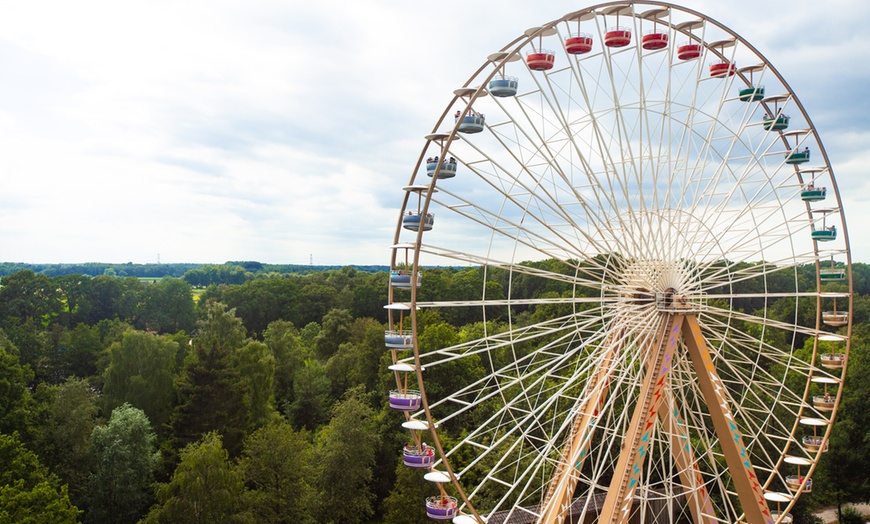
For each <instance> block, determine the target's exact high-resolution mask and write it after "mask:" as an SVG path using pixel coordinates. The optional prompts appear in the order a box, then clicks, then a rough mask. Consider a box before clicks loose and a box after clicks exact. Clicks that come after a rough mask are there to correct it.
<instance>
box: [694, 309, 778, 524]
mask: <svg viewBox="0 0 870 524" xmlns="http://www.w3.org/2000/svg"><path fill="white" fill-rule="evenodd" d="M683 339H684V340H685V342H686V348H687V349H688V352H689V356H690V357H691V359H692V365H693V366H694V370H695V376H696V377H697V379H698V386H699V387H700V389H701V394H702V395H703V396H704V400H705V401H706V403H707V410H708V411H709V412H710V418H711V419H712V420H713V427H714V429H715V430H716V434H717V435H718V437H719V444H720V446H722V453H723V454H724V455H725V462H726V464H728V471H729V473H730V474H731V478H732V480H733V481H734V488H735V490H736V491H737V496H738V497H739V498H740V505H741V506H742V507H743V512H744V517H745V521H746V522H748V523H749V524H773V518H772V517H771V515H770V509H769V508H768V507H767V501H766V500H765V499H764V490H763V489H762V487H761V483H760V482H759V480H758V477H757V476H756V474H755V470H754V469H753V467H752V463H751V462H750V460H749V452H748V451H747V450H746V447H745V446H744V445H743V437H742V436H741V435H740V429H739V428H738V427H737V423H736V422H735V420H734V416H733V415H732V414H731V408H730V405H731V399H730V398H729V397H728V392H727V390H726V389H725V385H724V384H723V383H722V380H721V379H720V378H719V375H718V374H717V373H716V368H715V366H714V365H713V360H712V358H711V357H710V352H709V350H708V349H707V344H706V342H705V340H704V336H703V335H702V334H701V327H700V326H699V325H698V319H697V318H696V317H695V316H694V315H686V317H685V321H684V323H683Z"/></svg>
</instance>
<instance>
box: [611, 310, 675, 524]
mask: <svg viewBox="0 0 870 524" xmlns="http://www.w3.org/2000/svg"><path fill="white" fill-rule="evenodd" d="M682 324H683V316H682V315H668V316H667V320H666V321H665V322H663V326H662V331H661V333H660V334H659V337H658V339H657V340H656V342H655V344H654V345H653V347H651V348H650V351H649V358H648V360H647V361H648V362H649V363H651V364H652V365H651V366H650V367H649V368H648V370H651V371H652V372H649V371H648V372H647V373H646V376H645V377H644V380H643V384H642V385H641V390H640V394H639V395H638V400H637V404H636V405H635V407H634V412H633V413H632V417H631V423H630V424H629V427H628V430H627V433H626V435H625V439H624V440H623V444H622V451H621V453H620V455H619V460H618V461H617V463H616V469H615V470H614V472H613V479H612V480H611V482H610V488H609V489H608V490H607V497H606V498H605V500H604V505H603V507H602V508H601V514H600V515H599V518H598V522H599V524H624V523H626V522H628V519H629V517H630V516H631V505H632V502H633V500H634V492H635V490H636V489H637V486H638V483H639V482H640V474H641V471H642V470H643V462H644V461H645V460H646V456H647V453H648V451H649V448H648V446H649V440H650V436H651V434H652V430H653V426H655V424H656V420H657V418H658V408H659V406H661V404H662V402H661V400H662V398H663V395H664V391H665V389H666V388H667V376H668V372H669V371H670V370H671V364H672V361H673V356H674V350H675V348H676V347H677V342H678V341H679V338H680V326H682Z"/></svg>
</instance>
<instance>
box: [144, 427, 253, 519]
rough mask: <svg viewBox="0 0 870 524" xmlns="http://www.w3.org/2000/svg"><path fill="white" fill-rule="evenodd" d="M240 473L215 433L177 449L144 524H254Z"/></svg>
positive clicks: (241, 473)
mask: <svg viewBox="0 0 870 524" xmlns="http://www.w3.org/2000/svg"><path fill="white" fill-rule="evenodd" d="M244 490H245V484H244V474H243V472H242V471H241V470H240V469H238V468H236V467H234V466H233V464H232V463H231V462H230V460H229V457H228V454H227V451H226V450H225V449H224V448H223V446H222V445H221V438H220V435H218V434H217V433H216V432H211V433H208V434H206V435H204V436H203V438H202V440H201V441H200V442H195V443H193V444H190V445H188V446H187V447H185V448H184V449H183V450H181V463H180V464H179V465H178V467H177V468H176V469H175V473H174V474H173V475H172V480H170V482H169V483H167V484H161V485H160V486H158V488H157V501H158V503H157V504H156V505H155V506H154V507H152V508H151V511H150V512H149V513H148V516H147V517H146V518H145V519H144V523H145V524H156V523H160V524H163V523H165V524H215V523H218V522H220V523H228V524H236V523H238V524H244V523H249V522H254V520H253V518H252V517H251V514H250V512H249V511H248V508H247V507H246V501H247V498H246V497H245V496H244Z"/></svg>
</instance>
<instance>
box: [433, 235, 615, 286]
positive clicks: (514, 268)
mask: <svg viewBox="0 0 870 524" xmlns="http://www.w3.org/2000/svg"><path fill="white" fill-rule="evenodd" d="M420 252H421V253H426V254H430V255H433V256H436V257H439V258H444V259H450V260H455V261H458V262H463V263H468V264H478V265H480V266H483V267H488V268H491V269H500V270H503V271H507V272H510V273H511V274H516V275H527V276H530V277H536V278H540V279H544V280H549V281H553V282H563V283H565V284H572V285H578V286H584V287H588V288H590V289H600V288H601V287H602V283H601V274H602V271H605V270H606V266H605V265H604V264H602V261H601V260H599V259H597V258H594V257H593V258H584V259H581V260H562V259H556V260H559V262H560V263H561V264H563V265H564V267H565V268H567V269H570V270H571V271H573V272H574V274H565V273H557V272H554V271H549V270H546V269H544V268H540V267H535V266H532V265H530V263H525V262H521V263H513V262H506V261H503V260H499V259H495V258H492V257H489V256H485V255H475V254H473V253H464V252H460V251H455V250H451V249H447V248H442V247H438V246H432V245H426V244H424V245H421V246H420ZM581 275H583V276H582V277H581Z"/></svg>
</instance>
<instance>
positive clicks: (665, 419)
mask: <svg viewBox="0 0 870 524" xmlns="http://www.w3.org/2000/svg"><path fill="white" fill-rule="evenodd" d="M664 403H665V406H666V409H662V410H661V412H660V413H661V415H660V417H661V420H662V424H663V425H664V427H665V430H666V431H667V432H668V436H669V440H670V446H671V454H672V455H673V457H674V463H675V464H676V466H677V468H678V469H679V471H680V482H681V483H682V486H683V488H684V489H685V492H686V503H687V504H688V506H689V511H690V512H691V513H692V522H695V523H696V524H713V523H714V522H717V520H716V510H715V509H714V508H713V504H712V503H711V500H710V494H709V493H708V492H707V488H706V487H705V486H704V478H703V477H702V476H701V471H700V469H699V468H698V462H697V461H696V460H695V453H694V452H693V451H692V443H691V441H690V440H689V432H688V431H687V430H686V425H685V424H684V423H683V421H682V418H681V417H680V413H679V411H678V410H677V404H676V400H675V399H674V395H673V393H671V391H670V390H665V399H664Z"/></svg>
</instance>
